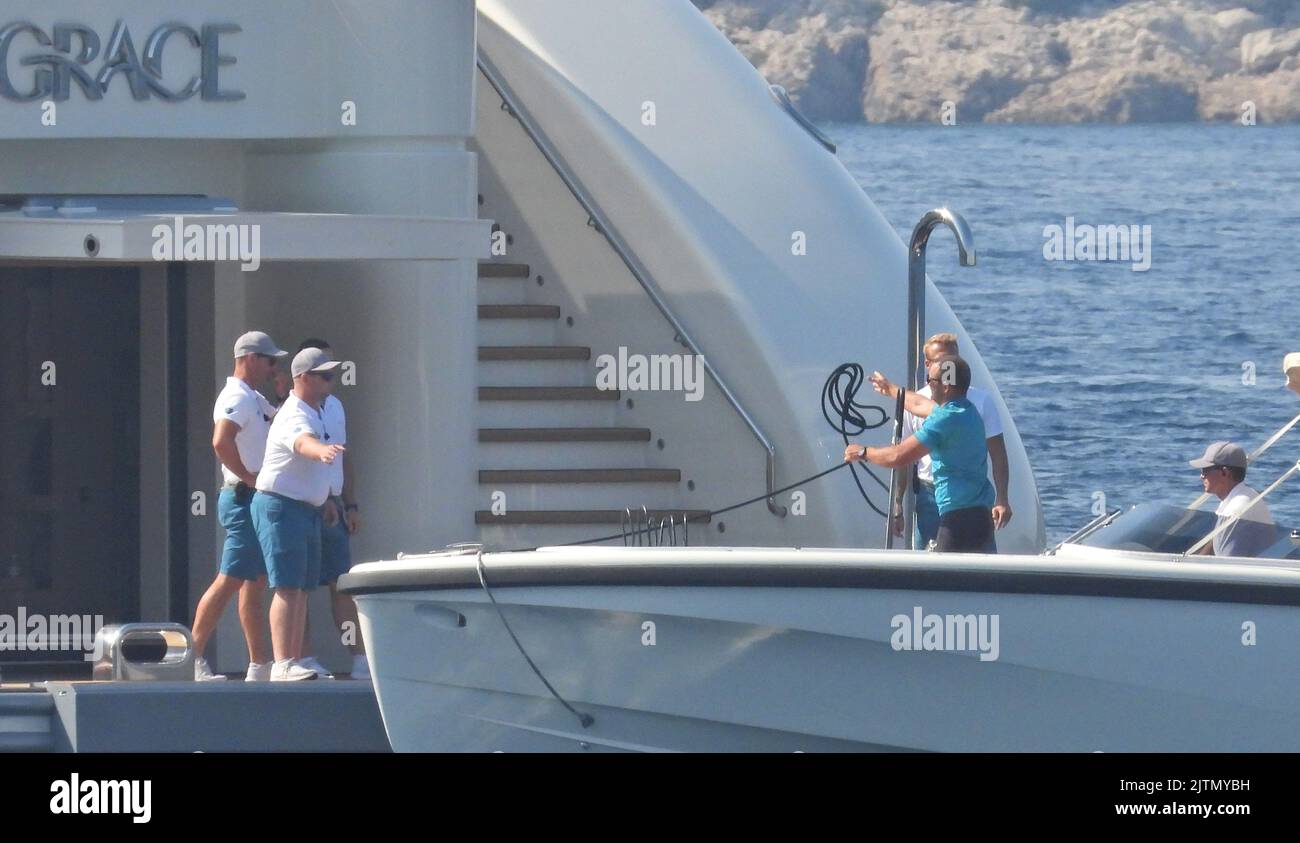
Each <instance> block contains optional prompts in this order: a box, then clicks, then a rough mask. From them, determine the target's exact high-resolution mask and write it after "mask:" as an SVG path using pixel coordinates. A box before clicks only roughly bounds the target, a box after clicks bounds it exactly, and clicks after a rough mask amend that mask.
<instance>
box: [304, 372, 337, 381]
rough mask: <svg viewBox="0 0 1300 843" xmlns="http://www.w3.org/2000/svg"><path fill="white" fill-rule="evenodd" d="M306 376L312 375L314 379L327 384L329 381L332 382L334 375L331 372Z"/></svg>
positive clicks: (312, 373) (313, 373)
mask: <svg viewBox="0 0 1300 843" xmlns="http://www.w3.org/2000/svg"><path fill="white" fill-rule="evenodd" d="M307 374H309V375H314V376H315V377H318V378H320V379H321V380H323V381H325V382H326V383H329V382H330V381H332V380H334V373H333V372H308V373H307Z"/></svg>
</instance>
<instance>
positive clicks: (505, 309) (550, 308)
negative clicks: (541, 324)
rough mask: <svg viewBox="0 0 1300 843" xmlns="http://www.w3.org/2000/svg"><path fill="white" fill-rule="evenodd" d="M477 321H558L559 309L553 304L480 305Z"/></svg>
mask: <svg viewBox="0 0 1300 843" xmlns="http://www.w3.org/2000/svg"><path fill="white" fill-rule="evenodd" d="M478 318H479V319H559V318H560V308H559V307H558V306H556V305H553V304H480V305H479V306H478Z"/></svg>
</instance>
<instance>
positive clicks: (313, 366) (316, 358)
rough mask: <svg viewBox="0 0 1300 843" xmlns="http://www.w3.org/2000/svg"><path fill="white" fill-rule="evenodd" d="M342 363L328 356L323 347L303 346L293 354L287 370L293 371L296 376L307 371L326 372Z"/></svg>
mask: <svg viewBox="0 0 1300 843" xmlns="http://www.w3.org/2000/svg"><path fill="white" fill-rule="evenodd" d="M342 365H343V364H342V363H340V362H339V361H337V360H335V359H334V358H332V357H330V353H329V352H328V351H326V350H325V349H323V348H304V349H303V350H302V351H300V352H298V353H297V354H295V355H294V356H293V363H291V364H290V365H289V371H291V372H293V376H294V377H295V378H296V377H298V376H299V375H305V374H307V373H308V372H328V371H330V370H331V369H337V368H338V367H339V366H342Z"/></svg>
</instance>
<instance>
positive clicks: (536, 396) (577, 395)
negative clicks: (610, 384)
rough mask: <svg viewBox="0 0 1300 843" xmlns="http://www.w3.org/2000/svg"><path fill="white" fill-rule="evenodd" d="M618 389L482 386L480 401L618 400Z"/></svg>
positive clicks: (480, 388) (479, 395) (479, 390)
mask: <svg viewBox="0 0 1300 843" xmlns="http://www.w3.org/2000/svg"><path fill="white" fill-rule="evenodd" d="M619 395H620V393H619V391H618V390H617V389H600V388H598V387H594V386H480V387H479V388H478V400H480V401H617V400H618V399H619Z"/></svg>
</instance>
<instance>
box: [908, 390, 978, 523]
mask: <svg viewBox="0 0 1300 843" xmlns="http://www.w3.org/2000/svg"><path fill="white" fill-rule="evenodd" d="M916 439H917V441H918V442H920V443H921V444H922V445H924V446H925V447H926V449H927V450H929V452H930V463H931V470H932V473H933V476H934V501H935V503H936V504H937V505H938V507H939V514H940V515H944V514H946V513H949V512H955V511H956V510H958V509H968V508H970V507H975V506H982V507H991V506H993V500H994V494H993V484H992V483H990V482H989V477H988V466H989V450H988V443H987V442H986V441H985V437H984V420H983V419H981V418H980V414H979V410H976V409H975V405H974V404H972V403H971V402H970V401H968V400H966V399H965V398H955V399H953V400H951V401H949V402H947V403H946V404H944V405H943V406H941V407H935V408H934V411H933V412H932V413H930V415H929V416H927V417H926V419H925V424H923V425H921V429H920V430H918V431H917V432H916Z"/></svg>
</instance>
